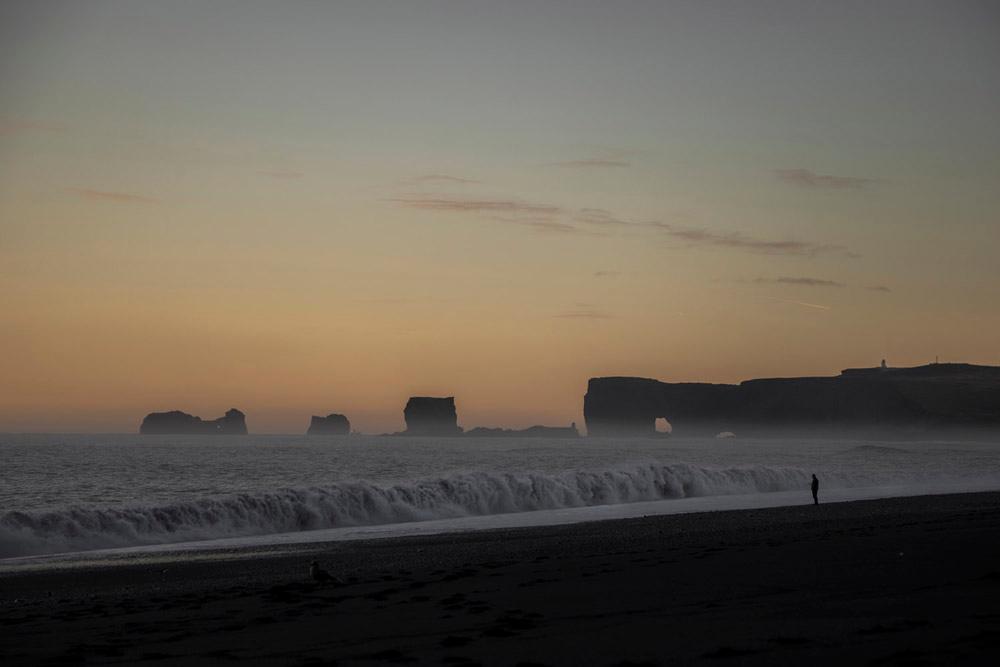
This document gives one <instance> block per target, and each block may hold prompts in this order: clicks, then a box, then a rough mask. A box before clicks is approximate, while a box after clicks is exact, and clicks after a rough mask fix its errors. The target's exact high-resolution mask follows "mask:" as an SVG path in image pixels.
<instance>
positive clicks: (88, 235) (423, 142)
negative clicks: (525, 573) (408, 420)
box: [0, 0, 1000, 433]
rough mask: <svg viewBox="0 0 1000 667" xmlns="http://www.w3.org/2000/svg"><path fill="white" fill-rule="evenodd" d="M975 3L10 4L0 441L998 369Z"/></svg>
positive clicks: (994, 173)
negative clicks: (876, 373)
mask: <svg viewBox="0 0 1000 667" xmlns="http://www.w3.org/2000/svg"><path fill="white" fill-rule="evenodd" d="M997 118H1000V5H998V4H997V3H995V2H991V1H986V2H963V1H949V2H919V1H905V2H902V1H901V2H888V1H884V2H850V1H847V2H835V3H832V2H808V1H794V2H765V1H760V2H718V1H697V2H629V1H624V2H614V3H610V2H593V1H582V0H581V1H574V2H544V1H539V2H519V1H510V2H473V1H468V2H424V1H418V0H413V1H407V2H371V1H370V2H356V3H355V2H295V1H288V2H280V3H279V2H255V1H252V0H242V1H239V2H235V1H234V2H226V1H221V0H213V1H209V2H204V1H197V2H194V1H191V2H187V1H184V0H176V1H171V2H155V1H143V0H129V1H103V0H87V1H77V0H63V1H53V0H30V1H28V0H24V1H19V0H13V1H12V0H6V1H5V2H3V3H0V350H2V351H3V352H2V354H0V378H2V381H0V431H8V432H10V431H15V432H21V431H84V432H86V431H95V432H112V431H134V430H135V429H136V428H137V426H138V423H139V421H140V420H141V419H142V416H143V415H145V414H146V413H147V412H151V411H161V410H170V409H180V410H184V411H186V412H190V413H193V414H197V415H200V416H202V417H205V418H214V417H217V416H220V415H221V414H222V413H223V412H224V411H225V410H226V409H227V408H230V407H238V408H240V409H241V410H243V411H244V412H246V413H247V415H248V417H247V419H248V425H249V428H250V430H251V431H252V432H275V433H301V432H304V431H305V429H306V427H307V426H308V423H309V416H310V415H313V414H327V413H331V412H340V413H344V414H346V415H347V416H348V417H349V418H350V420H351V422H352V425H353V426H354V427H355V428H358V429H360V430H363V431H365V432H383V431H394V430H399V429H402V428H403V419H402V409H403V405H404V404H405V402H406V398H407V397H408V396H411V395H431V396H455V397H456V402H457V405H458V411H459V423H460V424H461V425H463V426H465V427H473V426H506V427H524V426H529V425H532V424H549V425H565V424H568V423H569V422H571V421H576V422H578V423H581V424H582V421H583V419H582V396H583V394H584V392H585V390H586V383H587V379H588V378H590V377H594V376H601V375H639V376H644V377H653V378H658V379H661V380H664V381H706V382H739V381H741V380H744V379H749V378H753V377H775V376H798V375H831V374H836V373H838V372H839V371H840V370H841V369H842V368H847V367H856V366H874V365H877V364H878V363H879V361H880V360H881V359H883V358H885V359H887V360H888V362H889V364H890V365H897V366H903V365H916V364H922V363H927V362H930V361H933V360H934V359H935V358H939V359H940V360H941V361H966V362H971V363H983V364H1000V307H998V304H1000V259H998V256H1000V123H998V122H997Z"/></svg>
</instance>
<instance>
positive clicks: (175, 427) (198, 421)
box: [139, 408, 247, 435]
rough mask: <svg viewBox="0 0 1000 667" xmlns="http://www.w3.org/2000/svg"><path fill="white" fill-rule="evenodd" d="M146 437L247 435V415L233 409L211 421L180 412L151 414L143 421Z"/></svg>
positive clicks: (142, 431)
mask: <svg viewBox="0 0 1000 667" xmlns="http://www.w3.org/2000/svg"><path fill="white" fill-rule="evenodd" d="M139 433H142V434H144V435H157V434H159V435H246V434H247V422H246V415H245V414H243V413H242V412H240V411H239V410H237V409H236V408H232V409H230V410H227V411H226V414H225V416H222V417H219V418H218V419H212V420H209V421H205V420H203V419H202V418H201V417H195V416H194V415H189V414H188V413H186V412H181V411H180V410H171V411H170V412H151V413H149V414H148V415H146V417H145V418H144V419H143V420H142V424H141V425H140V426H139Z"/></svg>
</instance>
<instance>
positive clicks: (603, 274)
mask: <svg viewBox="0 0 1000 667" xmlns="http://www.w3.org/2000/svg"><path fill="white" fill-rule="evenodd" d="M621 274H622V272H621V271H594V277H595V278H617V277H618V276H620V275H621Z"/></svg>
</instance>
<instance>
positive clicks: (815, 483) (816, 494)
mask: <svg viewBox="0 0 1000 667" xmlns="http://www.w3.org/2000/svg"><path fill="white" fill-rule="evenodd" d="M812 490H813V505H819V480H818V479H816V475H815V474H813V483H812Z"/></svg>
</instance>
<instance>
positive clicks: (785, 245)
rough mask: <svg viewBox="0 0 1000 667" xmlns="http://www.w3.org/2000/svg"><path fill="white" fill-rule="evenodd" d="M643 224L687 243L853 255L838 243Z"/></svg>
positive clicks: (780, 252) (782, 252)
mask: <svg viewBox="0 0 1000 667" xmlns="http://www.w3.org/2000/svg"><path fill="white" fill-rule="evenodd" d="M643 224H645V225H648V226H650V227H653V228H655V229H658V230H660V231H661V232H663V233H665V234H667V235H669V236H670V237H672V238H675V239H677V240H679V241H684V242H686V243H689V244H691V245H701V246H716V247H722V248H736V249H739V250H747V251H749V252H758V253H763V254H768V255H805V256H809V257H815V256H817V255H844V256H846V257H857V255H856V254H855V253H852V252H850V251H849V250H848V249H847V248H845V247H844V246H842V245H834V244H829V243H810V242H808V241H792V240H772V239H761V238H756V237H753V236H747V235H745V234H741V233H740V232H724V233H720V232H712V231H709V230H707V229H699V228H695V227H678V226H676V225H672V224H670V223H666V222H646V223H643Z"/></svg>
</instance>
